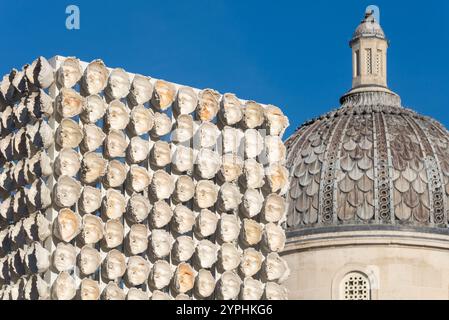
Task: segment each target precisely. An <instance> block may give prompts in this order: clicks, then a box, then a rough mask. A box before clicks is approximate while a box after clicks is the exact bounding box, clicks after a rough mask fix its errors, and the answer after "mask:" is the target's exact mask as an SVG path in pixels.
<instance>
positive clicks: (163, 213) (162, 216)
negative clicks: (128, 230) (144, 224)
mask: <svg viewBox="0 0 449 320" xmlns="http://www.w3.org/2000/svg"><path fill="white" fill-rule="evenodd" d="M172 216H173V211H172V209H171V208H170V205H169V204H168V203H167V202H165V201H164V200H160V201H157V202H156V203H155V204H154V206H153V210H152V212H151V217H150V220H151V224H152V225H153V226H154V227H155V228H158V229H159V228H163V227H165V226H166V225H167V224H168V223H169V222H170V220H171V218H172Z"/></svg>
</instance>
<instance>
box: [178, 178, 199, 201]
mask: <svg viewBox="0 0 449 320" xmlns="http://www.w3.org/2000/svg"><path fill="white" fill-rule="evenodd" d="M194 195H195V184H194V183H193V180H192V178H190V177H189V176H181V177H179V178H178V180H177V181H176V188H175V197H176V200H178V201H179V202H187V201H190V200H191V199H192V198H193V196H194Z"/></svg>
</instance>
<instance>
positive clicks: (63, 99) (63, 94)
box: [56, 88, 84, 118]
mask: <svg viewBox="0 0 449 320" xmlns="http://www.w3.org/2000/svg"><path fill="white" fill-rule="evenodd" d="M83 105H84V98H83V97H82V96H81V95H80V94H79V93H78V92H76V91H75V90H73V89H68V88H62V89H61V91H60V92H59V95H58V97H57V98H56V108H57V110H58V113H59V114H60V115H61V117H63V118H72V117H75V116H77V115H79V114H80V113H81V111H82V110H83Z"/></svg>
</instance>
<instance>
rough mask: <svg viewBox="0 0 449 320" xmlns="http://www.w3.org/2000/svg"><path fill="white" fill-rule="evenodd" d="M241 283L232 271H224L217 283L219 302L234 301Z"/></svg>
mask: <svg viewBox="0 0 449 320" xmlns="http://www.w3.org/2000/svg"><path fill="white" fill-rule="evenodd" d="M241 283H242V281H241V280H240V278H239V276H238V275H236V274H235V273H234V272H232V271H226V272H225V273H223V274H222V275H221V278H220V280H219V281H218V296H219V299H220V300H234V299H236V298H237V297H238V295H239V292H240V286H241Z"/></svg>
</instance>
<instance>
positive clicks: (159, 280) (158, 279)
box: [150, 260, 173, 295]
mask: <svg viewBox="0 0 449 320" xmlns="http://www.w3.org/2000/svg"><path fill="white" fill-rule="evenodd" d="M172 276H173V273H172V270H171V267H170V264H169V263H168V262H167V261H165V260H158V261H156V263H155V264H154V265H153V268H152V269H151V272H150V284H151V285H152V286H153V287H154V288H156V289H162V288H164V287H166V286H168V284H169V283H170V280H171V278H172ZM153 295H154V292H153Z"/></svg>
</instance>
